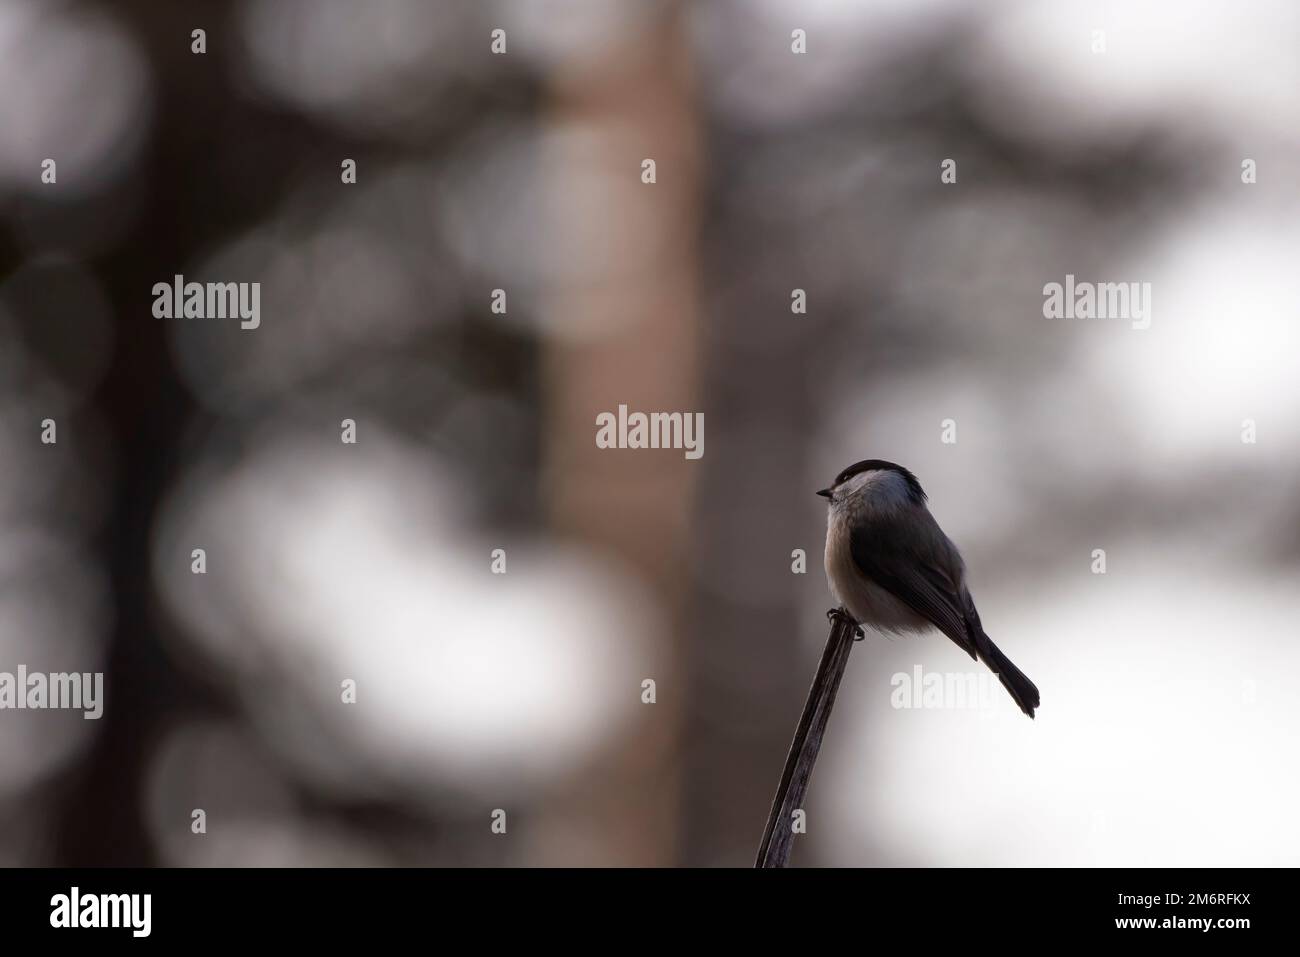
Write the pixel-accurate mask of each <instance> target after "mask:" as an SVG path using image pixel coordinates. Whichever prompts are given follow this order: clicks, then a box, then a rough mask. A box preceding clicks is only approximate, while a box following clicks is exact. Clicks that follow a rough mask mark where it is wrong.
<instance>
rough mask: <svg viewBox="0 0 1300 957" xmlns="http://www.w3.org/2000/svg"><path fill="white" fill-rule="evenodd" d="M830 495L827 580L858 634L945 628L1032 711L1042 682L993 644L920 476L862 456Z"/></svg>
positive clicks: (835, 612) (835, 611) (834, 613)
mask: <svg viewBox="0 0 1300 957" xmlns="http://www.w3.org/2000/svg"><path fill="white" fill-rule="evenodd" d="M817 494H818V495H820V496H822V497H823V498H825V499H827V500H828V502H827V512H826V556H825V564H826V580H827V583H828V584H829V586H830V590H831V593H832V595H833V596H834V597H835V600H836V601H837V602H839V607H837V608H832V609H831V610H830V611H829V612H827V616H828V617H829V618H832V619H835V618H847V619H848V620H849V623H850V624H852V625H853V626H854V628H855V629H856V631H857V636H858V637H859V638H861V637H863V632H862V629H861V626H862V625H867V626H869V627H870V628H872V629H874V630H876V631H879V632H882V633H894V634H903V633H907V632H921V631H927V630H928V629H930V628H931V627H934V628H937V629H938V630H939V631H941V632H943V633H944V634H945V635H947V636H948V637H949V638H950V639H952V641H953V643H954V644H956V645H957V647H958V648H960V649H961V650H962V651H964V652H966V653H967V654H968V655H970V656H971V658H974V659H976V660H978V661H983V662H984V663H985V664H986V665H987V666H988V667H989V668H990V669H991V670H992V671H993V672H994V673H995V674H996V675H997V676H998V680H999V681H1001V682H1002V686H1003V687H1004V688H1006V689H1007V691H1008V692H1009V693H1010V695H1011V697H1012V698H1013V699H1014V700H1015V702H1016V704H1017V705H1018V706H1019V708H1020V710H1021V711H1023V712H1024V713H1025V714H1027V715H1029V717H1030V718H1032V717H1034V711H1035V709H1036V708H1038V706H1039V697H1038V688H1037V686H1035V685H1034V683H1033V682H1032V681H1030V680H1029V678H1028V677H1027V676H1026V675H1025V673H1024V672H1023V671H1021V670H1020V669H1019V668H1017V667H1016V666H1015V665H1014V664H1012V662H1011V659H1010V658H1008V657H1007V656H1006V655H1005V654H1003V653H1002V650H1001V649H1000V648H998V646H997V645H995V644H994V643H993V639H992V638H990V637H989V636H988V633H987V632H985V630H984V626H983V624H981V622H980V616H979V612H978V611H976V610H975V602H974V600H973V599H972V598H971V594H970V589H969V588H968V587H967V584H966V563H965V562H964V561H962V557H961V553H960V552H959V551H958V550H957V546H956V545H954V544H953V543H952V540H951V539H950V538H948V536H947V535H945V534H944V532H943V529H941V528H940V527H939V523H938V522H936V521H935V520H934V516H933V515H931V514H930V509H929V508H928V507H927V505H926V502H927V496H926V494H925V490H924V489H922V488H921V483H920V482H919V481H918V480H917V478H916V476H915V475H913V474H912V473H911V472H910V471H909V470H908V469H906V468H904V467H903V466H901V465H898V464H896V463H894V462H887V461H885V460H884V459H863V460H862V461H860V462H855V463H853V464H852V465H850V466H849V467H848V468H846V469H844V470H843V471H842V472H840V473H839V475H837V476H835V481H834V482H832V483H831V484H830V485H829V486H828V487H827V488H824V489H820V490H819V491H818V492H817Z"/></svg>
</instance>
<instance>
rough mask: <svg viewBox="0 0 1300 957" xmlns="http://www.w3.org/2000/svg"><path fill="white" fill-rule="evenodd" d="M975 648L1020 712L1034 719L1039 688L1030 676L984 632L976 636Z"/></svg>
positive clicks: (981, 631)
mask: <svg viewBox="0 0 1300 957" xmlns="http://www.w3.org/2000/svg"><path fill="white" fill-rule="evenodd" d="M975 648H976V650H977V651H978V652H979V656H980V659H981V660H982V661H983V662H984V663H985V664H986V665H988V666H989V668H990V669H991V670H992V671H993V672H994V673H995V674H997V676H998V680H999V681H1001V682H1002V687H1004V688H1006V689H1007V691H1009V692H1010V693H1011V697H1012V698H1014V699H1015V702H1016V704H1017V705H1019V706H1020V710H1021V711H1023V712H1024V713H1025V714H1027V715H1029V717H1031V718H1032V717H1033V716H1034V709H1035V708H1037V707H1038V687H1037V686H1036V685H1035V684H1034V683H1033V682H1032V681H1030V680H1029V676H1028V675H1026V674H1025V673H1024V672H1023V671H1021V670H1020V669H1019V668H1017V667H1016V666H1015V665H1013V664H1012V663H1011V659H1010V658H1008V657H1007V656H1006V655H1004V654H1003V653H1002V649H1001V648H999V647H998V646H997V645H995V644H993V639H992V638H990V637H989V636H988V635H986V634H984V632H983V630H980V631H979V632H977V634H976V637H975Z"/></svg>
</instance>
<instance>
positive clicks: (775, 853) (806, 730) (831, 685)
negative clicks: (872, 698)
mask: <svg viewBox="0 0 1300 957" xmlns="http://www.w3.org/2000/svg"><path fill="white" fill-rule="evenodd" d="M855 632H856V628H855V626H854V624H853V622H852V621H850V620H849V619H848V618H847V617H845V616H843V615H841V616H837V617H834V618H833V619H832V625H831V633H830V637H829V638H827V639H826V648H825V650H824V651H823V652H822V660H821V662H820V663H818V665H817V675H816V677H814V678H813V684H812V689H811V690H810V691H809V692H808V700H807V701H806V702H805V703H804V706H803V714H802V715H801V716H800V718H799V726H798V727H797V728H795V732H794V741H793V742H791V744H790V754H789V755H788V756H787V757H786V759H785V770H784V771H783V772H782V773H781V783H780V784H779V785H778V786H777V789H776V798H775V799H774V800H773V801H772V813H771V814H769V815H768V818H767V828H766V830H764V832H763V843H762V844H760V845H759V847H758V858H757V859H756V860H755V861H754V866H755V867H785V866H786V865H787V864H789V863H790V847H791V845H792V844H793V843H794V834H793V832H792V831H791V828H792V827H793V825H794V812H795V811H796V810H797V809H800V808H802V807H803V801H804V796H805V795H806V794H807V793H808V779H809V778H811V777H812V772H813V765H814V764H816V763H817V753H818V752H819V751H820V750H821V746H822V736H823V735H824V734H825V733H826V722H828V721H829V720H830V717H831V708H832V707H833V706H834V704H835V692H836V691H838V690H839V687H840V679H841V678H843V677H844V668H845V666H846V665H847V664H848V663H849V652H850V651H852V650H853V636H854V634H855Z"/></svg>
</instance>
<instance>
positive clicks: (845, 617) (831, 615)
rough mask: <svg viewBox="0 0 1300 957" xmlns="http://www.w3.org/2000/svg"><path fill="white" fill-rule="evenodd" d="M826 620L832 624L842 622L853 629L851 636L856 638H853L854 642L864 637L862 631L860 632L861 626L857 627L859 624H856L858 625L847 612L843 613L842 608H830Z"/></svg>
mask: <svg viewBox="0 0 1300 957" xmlns="http://www.w3.org/2000/svg"><path fill="white" fill-rule="evenodd" d="M826 620H827V621H833V622H841V621H842V622H844V623H846V624H848V625H850V626H851V627H852V628H853V634H854V635H855V636H856V637H854V639H853V640H854V641H861V640H862V639H863V638H865V637H866V635H865V634H864V633H863V631H862V626H861V625H859V624H858V623H857V622H856V621H855V620H854V619H853V616H852V615H850V614H849V613H848V612H847V611H845V610H844V609H843V608H832V609H831V610H830V611H828V612H827V613H826Z"/></svg>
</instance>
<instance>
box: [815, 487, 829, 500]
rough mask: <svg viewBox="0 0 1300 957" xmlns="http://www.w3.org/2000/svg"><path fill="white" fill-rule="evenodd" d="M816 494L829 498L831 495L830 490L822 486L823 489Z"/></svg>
mask: <svg viewBox="0 0 1300 957" xmlns="http://www.w3.org/2000/svg"><path fill="white" fill-rule="evenodd" d="M817 494H818V495H820V496H821V497H822V498H830V497H831V490H830V489H828V488H824V489H821V490H820V491H819V492H818V493H817Z"/></svg>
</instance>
